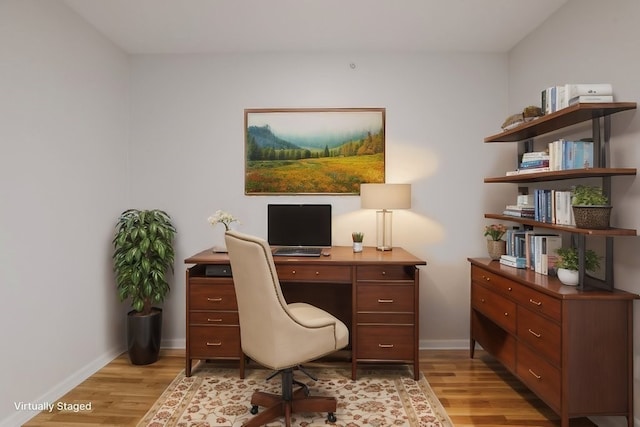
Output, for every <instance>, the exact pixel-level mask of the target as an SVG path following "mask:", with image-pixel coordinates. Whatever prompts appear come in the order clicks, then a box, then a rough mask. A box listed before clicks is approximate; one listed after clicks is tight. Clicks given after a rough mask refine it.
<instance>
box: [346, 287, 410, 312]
mask: <svg viewBox="0 0 640 427" xmlns="http://www.w3.org/2000/svg"><path fill="white" fill-rule="evenodd" d="M357 286H358V287H357V290H356V298H357V304H356V306H357V311H358V312H361V311H385V312H389V311H391V312H411V313H412V312H413V310H414V299H413V292H414V287H413V284H411V285H392V284H386V285H385V284H364V283H358V285H357Z"/></svg>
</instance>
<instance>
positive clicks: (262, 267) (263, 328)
mask: <svg viewBox="0 0 640 427" xmlns="http://www.w3.org/2000/svg"><path fill="white" fill-rule="evenodd" d="M225 242H226V246H227V250H228V251H229V260H230V262H231V269H232V270H233V283H234V286H235V291H236V298H237V300H238V315H239V318H240V342H241V346H242V351H243V352H244V354H246V355H247V356H248V357H250V358H251V359H253V360H254V361H255V362H257V363H259V364H260V365H262V366H265V367H267V368H270V369H273V370H275V371H277V372H278V373H279V374H281V380H282V394H281V395H276V394H271V393H265V392H260V391H256V392H255V393H254V394H253V396H252V397H251V404H252V405H253V407H252V411H251V412H252V413H254V414H255V413H257V407H258V406H263V407H267V409H265V410H264V411H263V412H262V413H260V414H258V415H256V416H255V417H254V418H252V419H251V420H250V421H249V422H248V423H247V424H245V426H246V427H251V426H261V425H264V424H266V423H268V422H269V421H272V420H274V419H277V418H279V417H281V416H284V418H285V422H286V425H287V427H288V426H290V424H291V421H290V419H291V414H292V413H294V412H327V413H328V414H329V415H328V417H327V418H328V419H329V420H330V421H335V415H334V413H335V411H336V407H337V402H336V399H335V398H333V397H320V396H309V392H308V390H307V388H306V386H304V384H302V383H300V382H298V381H295V380H294V379H293V370H294V368H296V367H298V366H300V365H302V364H303V363H306V362H309V361H311V360H315V359H318V358H320V357H322V356H325V355H327V354H330V353H333V352H335V351H337V350H340V349H341V348H344V347H346V346H347V344H348V342H349V331H348V329H347V327H346V326H345V324H344V323H342V322H341V321H340V320H338V319H336V318H335V317H334V316H332V315H331V314H329V313H327V312H326V311H324V310H321V309H319V308H317V307H314V306H312V305H309V304H305V303H293V304H287V302H286V301H285V299H284V297H283V295H282V290H281V288H280V282H279V280H278V275H277V272H276V268H275V264H274V262H273V256H272V254H271V249H270V247H269V245H268V244H267V242H266V241H264V240H262V239H259V238H256V237H253V236H248V235H245V234H241V233H238V232H236V231H228V232H227V233H226V235H225ZM294 384H297V385H300V386H301V387H300V388H298V389H296V390H295V391H294V390H293V385H294Z"/></svg>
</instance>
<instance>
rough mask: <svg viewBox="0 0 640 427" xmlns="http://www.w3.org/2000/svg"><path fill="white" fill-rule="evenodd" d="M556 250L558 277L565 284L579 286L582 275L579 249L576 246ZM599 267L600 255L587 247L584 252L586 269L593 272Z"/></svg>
mask: <svg viewBox="0 0 640 427" xmlns="http://www.w3.org/2000/svg"><path fill="white" fill-rule="evenodd" d="M556 252H557V254H558V261H557V262H556V269H557V273H558V279H559V280H560V281H561V282H562V283H563V284H565V285H569V286H577V285H578V283H579V277H580V276H579V273H578V268H579V265H578V264H579V260H578V250H577V249H576V248H560V249H558V250H557V251H556ZM599 268H600V256H598V254H596V253H595V252H594V251H592V250H591V249H587V250H586V251H585V253H584V269H585V270H586V271H591V272H592V273H593V272H595V271H596V270H597V269H599Z"/></svg>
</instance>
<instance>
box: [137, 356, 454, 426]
mask: <svg viewBox="0 0 640 427" xmlns="http://www.w3.org/2000/svg"><path fill="white" fill-rule="evenodd" d="M306 370H307V371H309V373H310V374H312V375H313V376H315V377H316V378H318V381H314V380H312V379H310V378H309V377H307V376H306V375H304V374H303V373H302V372H296V373H295V379H296V380H298V381H301V382H304V383H305V384H307V385H308V386H309V389H310V392H311V395H316V396H334V397H336V399H337V400H338V408H337V411H336V413H335V415H336V417H337V421H336V422H335V423H330V422H329V421H327V414H326V413H304V414H293V416H292V422H291V425H292V426H300V427H311V426H326V425H334V426H342V427H358V426H366V427H391V426H408V427H452V426H453V424H452V423H451V420H450V418H449V416H448V415H447V413H446V411H445V410H444V408H443V407H442V405H441V404H440V401H438V398H437V397H436V396H435V394H434V393H433V390H432V389H431V387H430V386H429V383H428V382H427V380H426V379H425V378H424V375H423V374H422V373H421V374H420V379H419V380H418V381H415V380H414V379H413V375H412V374H411V372H410V371H409V369H406V368H402V367H398V368H393V369H385V368H382V369H358V379H357V380H356V381H352V380H351V370H350V369H347V368H328V367H322V368H313V367H306ZM271 373H272V371H269V370H266V369H260V368H257V369H253V368H250V369H247V370H246V375H245V379H240V378H239V375H238V369H227V368H223V369H220V368H218V369H216V368H213V367H208V366H207V367H204V368H201V367H199V368H198V370H197V371H196V372H194V373H193V375H192V376H191V377H185V376H184V372H182V373H181V374H180V375H178V376H177V377H176V378H175V379H174V380H173V382H172V383H171V384H170V385H169V387H167V389H166V390H165V391H164V393H163V394H162V396H160V398H159V399H158V400H157V401H156V403H155V404H154V405H153V407H152V408H151V409H150V410H149V412H148V413H147V414H146V415H145V416H144V418H143V419H142V420H141V421H140V423H138V427H223V426H224V427H239V426H241V425H242V424H243V422H245V421H246V420H248V419H250V418H251V417H253V415H251V413H250V412H249V411H250V409H251V404H250V400H251V394H252V393H253V392H254V391H255V390H262V391H267V392H272V393H280V391H281V386H280V378H279V376H275V377H273V378H271V379H270V380H268V381H266V378H267V377H268V376H269V375H270V374H271ZM262 409H263V408H260V410H262ZM282 425H284V419H281V420H279V421H278V422H273V423H270V424H268V426H282Z"/></svg>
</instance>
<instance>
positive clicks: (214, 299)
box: [207, 298, 222, 302]
mask: <svg viewBox="0 0 640 427" xmlns="http://www.w3.org/2000/svg"><path fill="white" fill-rule="evenodd" d="M207 301H209V302H220V301H222V298H207Z"/></svg>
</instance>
